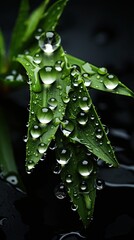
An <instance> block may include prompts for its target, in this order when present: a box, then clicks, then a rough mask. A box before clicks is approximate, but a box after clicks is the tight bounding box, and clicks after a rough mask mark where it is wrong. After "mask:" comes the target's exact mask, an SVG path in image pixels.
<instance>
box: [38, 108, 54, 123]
mask: <svg viewBox="0 0 134 240" xmlns="http://www.w3.org/2000/svg"><path fill="white" fill-rule="evenodd" d="M37 118H38V120H39V122H40V123H42V124H47V123H50V122H51V121H52V118H53V112H52V110H51V109H50V108H46V107H43V108H42V109H39V111H38V113H37Z"/></svg>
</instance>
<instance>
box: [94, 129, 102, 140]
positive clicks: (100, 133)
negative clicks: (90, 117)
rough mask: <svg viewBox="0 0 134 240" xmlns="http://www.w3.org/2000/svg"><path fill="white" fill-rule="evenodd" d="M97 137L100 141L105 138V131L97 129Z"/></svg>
mask: <svg viewBox="0 0 134 240" xmlns="http://www.w3.org/2000/svg"><path fill="white" fill-rule="evenodd" d="M95 136H96V138H98V139H101V138H102V137H103V131H102V129H101V128H97V129H96V131H95Z"/></svg>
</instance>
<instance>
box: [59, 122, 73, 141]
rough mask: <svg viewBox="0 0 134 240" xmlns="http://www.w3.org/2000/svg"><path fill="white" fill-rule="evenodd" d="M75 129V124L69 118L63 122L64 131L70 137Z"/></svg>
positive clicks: (62, 128) (62, 129)
mask: <svg viewBox="0 0 134 240" xmlns="http://www.w3.org/2000/svg"><path fill="white" fill-rule="evenodd" d="M73 130H74V124H73V123H72V122H71V121H69V120H64V121H63V122H62V124H61V131H62V133H63V134H64V135H65V136H66V137H68V136H69V135H70V134H71V133H72V132H73Z"/></svg>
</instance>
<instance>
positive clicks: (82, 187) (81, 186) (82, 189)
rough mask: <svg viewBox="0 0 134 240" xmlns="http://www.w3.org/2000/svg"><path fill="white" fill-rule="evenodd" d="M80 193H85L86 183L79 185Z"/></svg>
mask: <svg viewBox="0 0 134 240" xmlns="http://www.w3.org/2000/svg"><path fill="white" fill-rule="evenodd" d="M80 191H82V192H86V191H87V183H86V181H82V182H81V183H80Z"/></svg>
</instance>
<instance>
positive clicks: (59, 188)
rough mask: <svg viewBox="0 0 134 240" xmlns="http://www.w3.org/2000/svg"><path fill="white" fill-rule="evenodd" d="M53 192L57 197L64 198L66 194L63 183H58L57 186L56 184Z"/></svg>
mask: <svg viewBox="0 0 134 240" xmlns="http://www.w3.org/2000/svg"><path fill="white" fill-rule="evenodd" d="M54 193H55V196H56V197H57V198H58V199H60V200H61V199H64V198H65V197H66V195H67V193H66V188H65V185H64V184H63V183H60V184H59V185H58V186H56V188H55V191H54Z"/></svg>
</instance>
